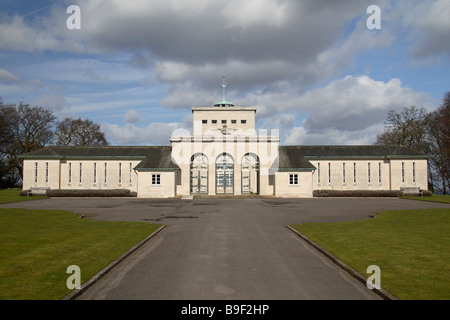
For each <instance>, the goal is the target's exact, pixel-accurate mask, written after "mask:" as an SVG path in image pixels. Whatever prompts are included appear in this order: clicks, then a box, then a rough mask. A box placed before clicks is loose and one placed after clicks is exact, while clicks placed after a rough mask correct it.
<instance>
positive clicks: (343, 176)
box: [342, 162, 345, 184]
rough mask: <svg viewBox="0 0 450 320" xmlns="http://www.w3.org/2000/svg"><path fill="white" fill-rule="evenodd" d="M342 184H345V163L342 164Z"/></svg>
mask: <svg viewBox="0 0 450 320" xmlns="http://www.w3.org/2000/svg"><path fill="white" fill-rule="evenodd" d="M342 182H343V183H344V184H345V162H344V163H343V164H342Z"/></svg>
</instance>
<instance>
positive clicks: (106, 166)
mask: <svg viewBox="0 0 450 320" xmlns="http://www.w3.org/2000/svg"><path fill="white" fill-rule="evenodd" d="M107 176H108V164H107V163H106V162H105V183H106V177H107Z"/></svg>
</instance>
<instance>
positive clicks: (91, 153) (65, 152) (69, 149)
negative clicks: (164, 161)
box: [21, 146, 159, 158]
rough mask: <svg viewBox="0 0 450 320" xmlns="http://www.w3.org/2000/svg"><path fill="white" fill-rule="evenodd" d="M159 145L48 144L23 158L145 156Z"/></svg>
mask: <svg viewBox="0 0 450 320" xmlns="http://www.w3.org/2000/svg"><path fill="white" fill-rule="evenodd" d="M154 148H159V147H118V146H106V147H84V146H48V147H45V148H42V149H38V150H35V151H32V152H29V153H26V154H24V155H22V156H21V158H48V157H52V158H132V157H136V158H145V157H146V156H147V155H149V154H150V153H151V152H152V150H153V149H154Z"/></svg>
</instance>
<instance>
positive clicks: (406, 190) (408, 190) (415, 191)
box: [400, 187, 422, 195]
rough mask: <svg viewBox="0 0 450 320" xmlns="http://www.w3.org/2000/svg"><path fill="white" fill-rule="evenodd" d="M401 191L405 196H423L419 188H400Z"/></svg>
mask: <svg viewBox="0 0 450 320" xmlns="http://www.w3.org/2000/svg"><path fill="white" fill-rule="evenodd" d="M400 191H401V192H402V193H403V195H421V194H422V192H421V191H420V188H419V187H400Z"/></svg>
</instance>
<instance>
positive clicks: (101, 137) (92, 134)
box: [55, 118, 109, 146]
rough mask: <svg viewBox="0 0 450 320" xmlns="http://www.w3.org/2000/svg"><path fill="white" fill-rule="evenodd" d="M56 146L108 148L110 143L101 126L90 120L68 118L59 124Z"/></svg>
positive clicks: (56, 132) (56, 133)
mask: <svg viewBox="0 0 450 320" xmlns="http://www.w3.org/2000/svg"><path fill="white" fill-rule="evenodd" d="M55 137H56V144H57V145H63V146H107V145H108V144H109V143H108V141H107V140H106V138H105V134H104V133H103V132H102V131H101V128H100V125H98V124H96V123H94V122H92V121H91V120H89V119H86V120H81V118H79V119H72V118H66V119H64V120H63V121H60V122H58V124H57V126H56V131H55Z"/></svg>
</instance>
